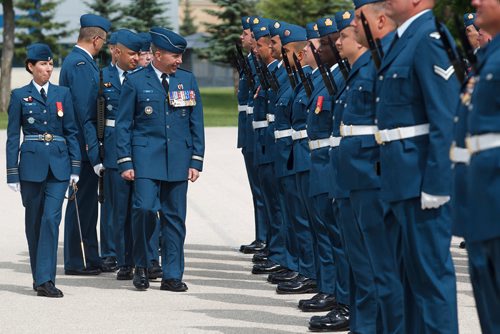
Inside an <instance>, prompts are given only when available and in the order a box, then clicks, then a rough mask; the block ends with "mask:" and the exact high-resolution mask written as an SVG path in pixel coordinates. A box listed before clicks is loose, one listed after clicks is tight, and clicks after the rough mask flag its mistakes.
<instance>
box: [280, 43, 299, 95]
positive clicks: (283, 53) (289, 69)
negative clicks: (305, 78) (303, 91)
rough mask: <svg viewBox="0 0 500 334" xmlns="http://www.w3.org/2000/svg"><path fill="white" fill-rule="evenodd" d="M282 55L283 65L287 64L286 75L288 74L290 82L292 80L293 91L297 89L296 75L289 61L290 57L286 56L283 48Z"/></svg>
mask: <svg viewBox="0 0 500 334" xmlns="http://www.w3.org/2000/svg"><path fill="white" fill-rule="evenodd" d="M281 53H282V55H283V63H284V64H285V69H286V73H287V74H288V80H290V85H291V86H292V89H295V87H297V81H295V76H294V73H293V72H292V67H291V66H290V62H289V61H288V57H287V55H286V51H285V48H284V47H281Z"/></svg>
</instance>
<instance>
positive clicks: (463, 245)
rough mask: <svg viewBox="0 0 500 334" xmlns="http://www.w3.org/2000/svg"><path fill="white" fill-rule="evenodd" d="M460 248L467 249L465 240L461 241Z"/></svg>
mask: <svg viewBox="0 0 500 334" xmlns="http://www.w3.org/2000/svg"><path fill="white" fill-rule="evenodd" d="M458 247H459V248H461V249H465V241H462V242H460V245H458Z"/></svg>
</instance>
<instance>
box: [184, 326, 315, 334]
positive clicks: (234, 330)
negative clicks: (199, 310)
mask: <svg viewBox="0 0 500 334" xmlns="http://www.w3.org/2000/svg"><path fill="white" fill-rule="evenodd" d="M191 328H193V329H199V330H205V331H218V332H220V333H224V334H290V333H297V332H296V331H284V330H277V329H269V328H256V327H224V326H213V327H212V326H200V327H191ZM304 332H307V329H305V328H304Z"/></svg>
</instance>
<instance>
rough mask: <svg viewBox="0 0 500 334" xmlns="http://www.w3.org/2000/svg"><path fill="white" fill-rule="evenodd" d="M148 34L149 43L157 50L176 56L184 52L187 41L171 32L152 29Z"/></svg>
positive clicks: (163, 29) (159, 28)
mask: <svg viewBox="0 0 500 334" xmlns="http://www.w3.org/2000/svg"><path fill="white" fill-rule="evenodd" d="M149 33H150V34H151V43H153V44H154V45H155V46H156V47H158V48H159V49H162V50H165V51H169V52H173V53H177V54H179V53H183V52H184V50H186V46H187V41H186V40H185V39H184V37H182V36H181V35H179V34H177V33H175V32H173V31H172V30H168V29H165V28H161V27H153V28H151V30H150V31H149Z"/></svg>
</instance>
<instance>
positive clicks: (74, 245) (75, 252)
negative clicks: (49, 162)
mask: <svg viewBox="0 0 500 334" xmlns="http://www.w3.org/2000/svg"><path fill="white" fill-rule="evenodd" d="M77 186H78V192H77V193H76V196H77V201H78V209H79V210H78V211H79V213H80V224H81V229H82V238H83V245H84V248H85V256H86V261H87V266H90V267H100V266H101V258H100V257H99V243H98V241H97V213H98V205H97V175H96V174H95V172H94V169H93V168H92V165H91V164H90V163H89V162H88V161H82V167H81V170H80V180H79V181H78V184H77ZM64 269H66V270H80V269H83V258H82V250H81V247H80V234H79V232H78V222H77V218H76V208H75V202H74V201H69V203H68V205H67V206H66V214H65V217H64Z"/></svg>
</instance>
